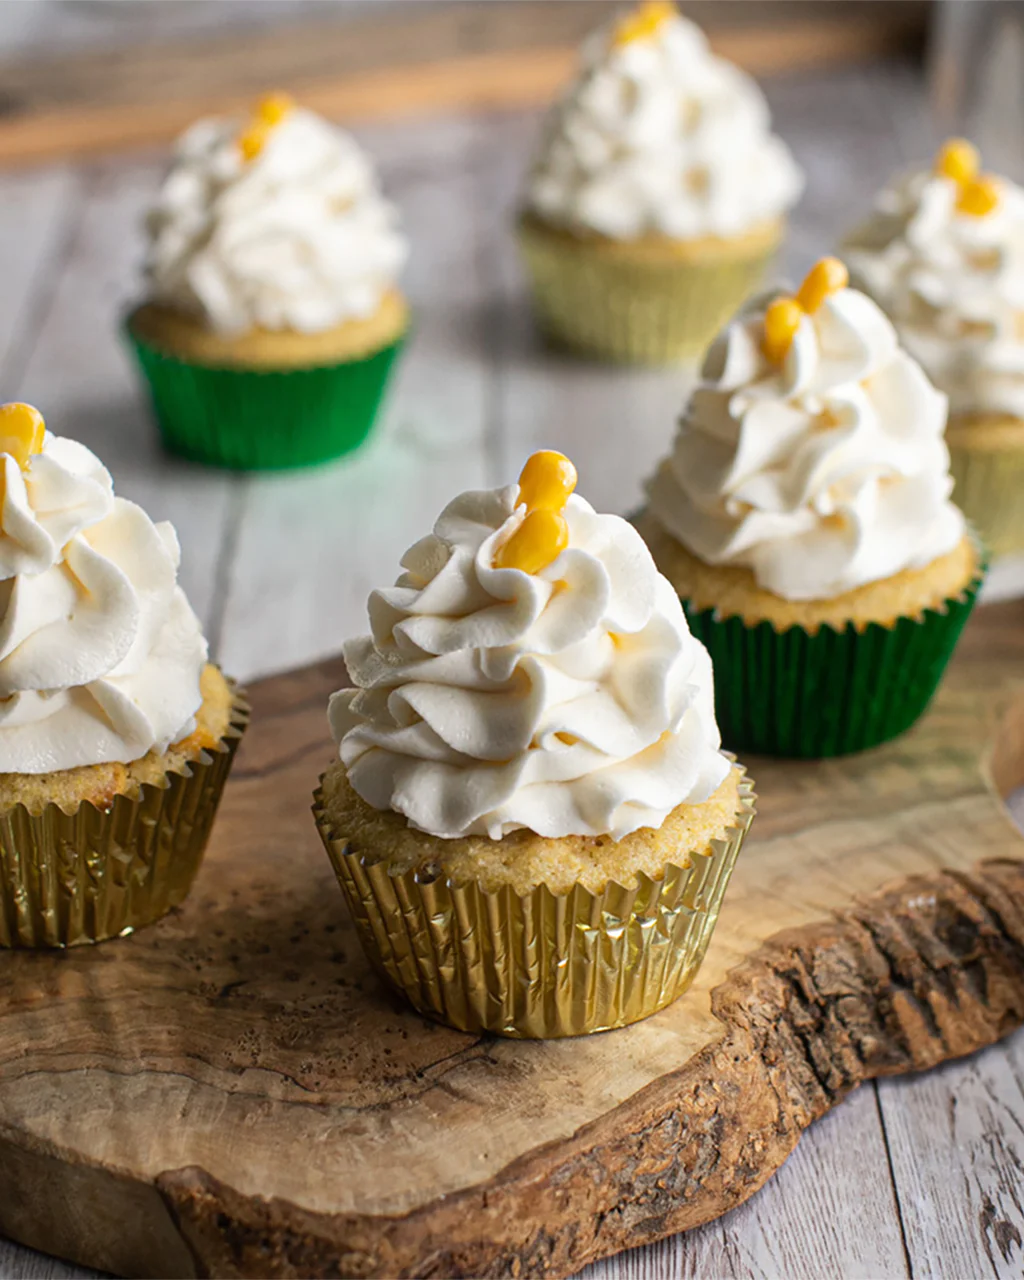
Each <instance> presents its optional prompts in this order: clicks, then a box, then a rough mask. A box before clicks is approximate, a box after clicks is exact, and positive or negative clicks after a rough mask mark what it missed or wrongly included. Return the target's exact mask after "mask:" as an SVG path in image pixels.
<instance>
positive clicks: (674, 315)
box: [519, 214, 782, 365]
mask: <svg viewBox="0 0 1024 1280" xmlns="http://www.w3.org/2000/svg"><path fill="white" fill-rule="evenodd" d="M781 233H782V229H781V227H780V226H779V225H778V224H775V223H773V224H770V225H767V226H764V227H761V228H759V229H757V230H755V231H753V232H750V233H748V234H747V235H745V236H742V237H737V238H736V239H735V240H717V239H713V238H710V237H708V238H706V239H703V240H694V241H674V240H668V239H665V238H663V237H648V238H644V239H642V240H638V241H615V240H609V239H607V238H605V237H602V236H597V235H589V236H584V235H575V234H573V233H572V232H569V231H564V230H561V229H558V228H555V227H551V226H548V225H547V224H546V223H544V222H543V221H542V220H541V219H539V218H537V217H535V216H533V215H530V214H526V215H524V216H523V217H522V218H521V219H520V222H519V245H520V249H521V251H522V254H523V259H524V261H525V263H526V267H527V271H528V273H529V276H530V280H531V283H532V285H533V295H534V301H535V304H536V308H537V314H538V317H539V320H540V323H541V325H542V326H543V328H544V329H545V330H546V332H547V333H548V334H549V335H550V336H551V337H552V338H554V339H556V340H557V341H559V342H563V343H565V344H566V345H567V346H570V347H573V348H575V349H577V350H579V351H582V352H584V353H587V354H590V355H594V356H598V357H600V358H602V359H605V360H612V361H621V362H623V363H628V364H648V365H667V364H675V363H678V362H680V361H685V360H693V359H696V358H697V357H699V356H700V355H701V354H702V353H703V351H704V350H705V348H706V347H707V345H708V344H709V343H710V342H711V340H712V339H713V338H714V336H715V334H716V333H717V332H718V331H719V329H720V328H721V327H722V325H723V324H724V323H725V321H726V320H728V319H729V317H730V316H731V315H732V314H733V313H734V312H735V311H736V310H737V309H738V308H739V307H740V306H741V305H742V304H743V302H744V301H745V300H746V299H747V298H748V297H749V296H750V294H752V293H753V292H754V291H755V290H756V289H757V287H758V286H759V285H760V284H761V282H762V280H763V278H764V275H765V271H766V270H767V267H768V265H769V263H770V262H771V260H772V258H773V257H774V254H775V251H776V249H777V247H778V244H779V241H780V239H781Z"/></svg>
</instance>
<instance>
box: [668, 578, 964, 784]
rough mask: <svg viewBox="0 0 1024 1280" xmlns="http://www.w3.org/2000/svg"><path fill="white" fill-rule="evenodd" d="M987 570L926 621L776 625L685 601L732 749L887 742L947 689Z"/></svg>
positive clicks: (842, 749) (803, 750)
mask: <svg viewBox="0 0 1024 1280" xmlns="http://www.w3.org/2000/svg"><path fill="white" fill-rule="evenodd" d="M983 577H984V567H982V569H981V570H980V571H979V573H978V575H977V576H976V577H975V578H974V579H973V580H972V581H971V583H970V584H969V585H968V587H966V588H965V589H964V591H963V592H962V593H961V594H960V595H958V596H953V597H950V598H949V599H947V600H946V601H945V602H944V604H943V605H942V606H941V607H940V608H937V609H928V610H926V611H925V612H924V614H923V615H922V617H921V618H920V619H919V620H914V619H911V618H899V619H897V621H896V623H895V624H894V625H893V626H891V627H886V626H882V625H881V624H879V623H870V624H869V625H868V626H866V627H865V628H864V629H863V630H860V631H858V630H856V629H855V628H854V626H853V624H852V623H851V624H850V625H848V626H847V627H846V628H845V629H844V630H841V631H840V630H837V629H836V628H834V627H830V626H822V627H821V628H819V630H818V631H816V632H814V633H813V634H812V633H811V632H808V631H805V630H804V629H803V628H802V627H798V626H793V627H789V628H787V629H786V630H785V631H776V629H775V628H774V627H773V626H772V624H771V623H770V622H760V623H758V624H757V625H755V626H750V625H748V624H747V623H745V622H744V621H743V620H742V618H738V617H730V618H718V617H716V615H715V611H714V610H713V609H704V610H701V611H697V610H695V609H693V608H692V607H691V606H690V604H689V603H688V602H687V601H685V600H684V601H683V607H684V609H685V610H686V616H687V620H688V621H689V624H690V630H691V631H692V632H693V634H694V635H695V636H696V637H697V638H698V639H699V640H701V641H702V642H703V643H704V645H705V647H706V648H707V650H708V652H709V654H710V655H711V662H712V665H713V666H714V670H715V713H716V717H717V719H718V726H719V728H720V730H721V732H722V742H723V743H724V745H725V746H726V747H728V748H729V750H730V751H743V752H749V753H756V754H758V755H768V756H790V757H801V758H805V759H822V758H825V757H828V756H841V755H848V754H850V753H852V752H855V751H864V750H867V748H869V747H876V746H879V745H880V744H881V743H883V742H887V741H888V740H889V739H890V738H895V737H896V736H897V735H898V734H901V733H903V732H904V731H905V730H906V729H909V728H910V726H911V725H912V724H913V723H914V722H915V721H916V720H917V719H919V717H920V716H921V715H922V714H923V712H924V711H925V709H926V707H927V706H928V703H929V702H930V701H931V699H932V695H933V694H934V693H935V690H936V689H937V688H938V684H939V681H940V680H941V678H942V673H943V671H945V669H946V665H947V663H948V662H949V659H950V657H951V656H952V653H953V649H954V648H955V646H956V642H957V640H958V639H959V637H960V632H961V631H962V630H963V626H964V623H965V622H966V621H967V618H968V616H969V615H970V612H971V610H972V609H973V607H974V602H975V600H976V598H977V595H978V590H979V588H980V587H981V583H982V579H983Z"/></svg>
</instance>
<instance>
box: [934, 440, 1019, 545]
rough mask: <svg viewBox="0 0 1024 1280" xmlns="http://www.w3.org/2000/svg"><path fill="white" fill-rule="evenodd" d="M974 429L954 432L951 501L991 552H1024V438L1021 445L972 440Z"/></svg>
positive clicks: (950, 460) (950, 452) (950, 449)
mask: <svg viewBox="0 0 1024 1280" xmlns="http://www.w3.org/2000/svg"><path fill="white" fill-rule="evenodd" d="M970 434H971V428H970V427H967V428H965V429H960V430H957V431H955V432H954V431H951V432H950V433H949V435H948V437H947V443H948V445H949V469H950V473H951V474H952V476H953V480H954V487H953V501H954V502H955V503H956V505H957V506H958V507H959V508H960V510H961V511H962V512H963V513H964V515H965V516H966V517H967V519H968V520H969V521H970V522H971V523H972V524H973V525H974V526H975V528H976V529H977V530H978V532H979V533H980V534H981V538H982V541H983V542H984V544H985V548H986V550H987V551H988V552H989V554H990V555H991V556H1002V555H1009V554H1012V553H1013V552H1015V551H1024V439H1022V442H1021V443H1020V444H1019V445H1016V446H1014V445H1012V444H1011V445H1009V446H1008V447H1004V448H991V447H981V446H978V445H972V444H971V443H970V442H969V441H970Z"/></svg>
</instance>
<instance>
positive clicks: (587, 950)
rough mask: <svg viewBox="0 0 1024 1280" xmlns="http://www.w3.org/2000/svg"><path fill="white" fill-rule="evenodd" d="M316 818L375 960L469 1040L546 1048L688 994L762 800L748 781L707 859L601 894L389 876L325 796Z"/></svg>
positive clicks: (423, 1007) (422, 1006)
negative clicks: (357, 844)
mask: <svg viewBox="0 0 1024 1280" xmlns="http://www.w3.org/2000/svg"><path fill="white" fill-rule="evenodd" d="M313 812H314V814H315V817H316V821H317V827H318V829H319V831H320V835H321V838H322V839H323V842H324V847H325V848H326V850H327V853H328V856H329V857H330V859H331V863H332V865H333V866H334V870H335V873H336V874H337V877H338V883H339V884H340V885H341V888H342V890H343V892H344V894H345V898H346V899H347V901H348V905H349V909H350V910H351V913H352V917H353V920H354V921H355V925H356V929H357V931H358V934H359V938H360V941H361V942H362V945H363V947H364V949H365V951H366V953H367V955H368V956H369V958H370V960H371V961H372V962H373V964H374V965H375V967H376V968H377V969H378V970H379V971H380V972H381V973H382V974H383V975H384V977H385V978H386V979H387V980H388V981H389V982H390V983H391V984H392V985H393V986H395V987H396V988H398V990H399V991H401V992H403V993H404V994H405V995H406V996H407V997H408V999H409V1000H410V1001H411V1002H412V1004H413V1005H414V1006H415V1007H416V1008H417V1009H418V1010H419V1011H420V1012H421V1013H423V1014H426V1015H427V1016H428V1017H430V1018H434V1019H436V1020H438V1021H439V1022H444V1023H447V1024H448V1025H450V1026H453V1027H456V1028H458V1029H459V1030H460V1031H469V1032H473V1033H479V1032H483V1031H489V1032H494V1033H496V1034H497V1035H503V1036H512V1037H516V1038H529V1039H551V1038H555V1037H560V1036H578V1035H589V1034H591V1033H592V1032H595V1031H606V1030H609V1029H610V1028H612V1027H622V1026H625V1025H626V1024H628V1023H631V1022H637V1021H639V1020H640V1019H641V1018H646V1017H648V1016H649V1015H650V1014H652V1013H655V1012H657V1010H658V1009H661V1008H663V1007H664V1006H665V1005H667V1004H670V1003H671V1002H672V1001H673V1000H675V999H676V998H677V997H678V996H680V995H682V993H683V992H684V991H685V990H686V988H687V987H688V986H689V985H690V983H691V982H692V981H693V978H694V975H695V974H696V972H697V970H698V968H699V967H700V964H701V961H702V960H703V959H704V953H705V952H706V951H707V947H708V942H709V941H710V938H711V934H712V931H713V930H714V927H715V922H716V921H717V919H718V913H719V910H720V908H721V905H722V899H723V897H724V896H725V890H726V886H727V884H728V882H729V877H730V875H731V874H732V869H733V866H734V865H735V862H736V857H737V854H738V853H739V850H740V846H741V844H742V843H743V838H744V836H745V835H746V833H747V830H748V829H749V827H750V823H751V821H752V820H753V816H754V793H753V788H752V785H751V783H750V781H749V780H748V779H747V778H746V777H744V778H743V779H742V780H741V783H740V808H739V810H738V812H737V814H736V822H735V825H734V826H733V827H731V828H730V829H729V831H728V833H727V836H726V838H725V839H723V840H716V841H713V842H712V851H711V853H710V854H708V855H704V854H695V855H693V856H692V858H691V859H690V865H688V866H676V865H673V864H669V865H667V866H666V868H665V874H664V877H663V878H662V879H660V880H652V879H650V878H649V877H648V876H645V875H641V876H639V877H638V881H637V884H636V886H635V887H634V888H632V889H626V888H623V887H622V886H621V885H618V884H615V883H611V884H609V885H608V887H607V888H606V889H605V890H604V892H603V893H597V894H595V893H591V892H589V891H588V890H586V889H584V888H583V887H582V886H581V885H578V884H577V885H575V886H574V887H573V888H572V889H571V890H570V892H568V893H566V894H555V893H552V892H551V890H550V889H548V888H547V887H546V886H545V885H540V886H538V887H537V888H535V889H534V890H533V891H532V892H530V893H527V894H522V895H520V894H516V893H514V892H513V891H512V890H511V889H510V888H509V887H508V886H506V887H504V888H503V889H501V890H498V891H496V892H488V891H486V890H484V889H482V888H481V887H480V885H479V884H477V883H476V882H474V881H468V882H456V881H453V880H450V879H448V878H446V877H444V876H438V877H436V878H434V879H428V878H424V877H422V876H420V875H417V874H416V873H414V872H407V873H405V874H400V875H393V874H391V873H390V872H389V871H388V870H387V867H386V865H385V864H384V863H382V862H380V861H374V860H373V858H372V856H371V855H368V854H364V853H359V852H356V851H355V850H354V849H353V848H352V847H351V845H350V844H349V842H348V840H347V838H346V837H345V834H344V833H343V832H339V831H336V830H333V829H332V827H331V825H330V822H329V820H328V818H327V815H326V813H325V811H324V809H323V804H322V794H321V792H320V791H317V793H316V796H315V805H314V810H313Z"/></svg>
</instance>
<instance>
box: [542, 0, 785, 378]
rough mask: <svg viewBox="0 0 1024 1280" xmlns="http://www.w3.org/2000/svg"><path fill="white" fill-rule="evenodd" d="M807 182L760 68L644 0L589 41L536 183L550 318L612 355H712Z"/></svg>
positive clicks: (565, 332)
mask: <svg viewBox="0 0 1024 1280" xmlns="http://www.w3.org/2000/svg"><path fill="white" fill-rule="evenodd" d="M802 185H803V178H802V176H801V174H800V172H799V170H798V168H797V166H796V164H795V163H794V161H793V158H792V156H791V155H790V153H789V150H788V148H787V147H786V146H785V144H784V143H783V142H782V141H781V139H779V138H778V137H776V136H775V135H773V134H772V133H771V131H770V123H769V118H768V108H767V105H766V103H765V101H764V98H763V95H762V94H761V91H760V89H759V88H758V87H757V85H756V84H755V83H754V81H753V80H751V79H750V78H749V77H747V76H746V75H745V74H744V73H743V72H741V71H740V70H739V69H738V68H737V67H734V66H732V65H730V64H729V63H727V62H724V61H723V60H722V59H720V58H717V57H716V56H715V55H714V54H713V53H712V52H711V51H710V50H709V48H708V45H707V40H706V39H705V37H704V35H703V33H702V32H701V31H700V29H699V28H698V27H696V26H694V24H693V23H692V22H689V21H687V20H686V19H684V18H683V17H681V15H680V14H679V13H678V12H677V11H676V8H675V6H674V5H673V4H670V3H667V2H666V0H648V2H647V3H644V4H640V5H639V6H638V7H637V8H636V9H634V10H632V11H631V12H627V13H626V14H624V15H621V16H620V17H619V18H618V19H617V20H615V21H613V22H612V23H611V24H609V25H608V26H607V27H605V28H603V29H602V30H599V31H597V32H595V33H594V34H593V36H592V37H591V38H590V39H589V40H588V42H587V43H586V44H585V46H584V49H583V57H582V67H581V69H580V73H579V76H578V78H577V80H576V82H575V83H574V84H573V85H572V86H571V87H570V88H569V90H568V92H567V93H566V94H565V95H564V96H563V98H562V100H561V101H560V102H559V103H558V104H557V105H556V107H555V109H554V110H553V112H552V113H551V115H550V117H549V119H548V122H547V126H546V130H545V136H544V138H543V140H542V143H541V147H540V150H539V154H538V158H537V161H536V163H535V165H534V167H533V170H532V172H531V174H530V176H529V179H528V182H527V189H526V193H525V200H524V211H523V213H522V216H521V217H520V220H519V228H518V231H519V244H520V248H521V250H522V255H523V259H524V262H525V265H526V269H527V274H528V276H529V279H530V283H531V285H532V291H533V295H534V300H535V304H536V310H537V313H538V318H539V320H540V323H541V325H542V327H543V328H544V329H545V330H546V331H547V332H548V334H549V335H550V336H552V337H553V338H555V339H556V340H558V341H560V342H564V343H566V344H568V345H569V346H572V347H575V348H577V349H579V350H581V351H583V352H586V353H588V354H590V355H593V356H597V357H600V358H603V359H606V360H612V361H622V362H628V363H635V364H649V365H665V364H672V363H675V362H678V361H682V360H687V359H691V358H693V357H695V356H697V355H699V354H700V353H701V352H702V351H703V350H704V348H705V347H706V346H707V344H708V342H710V340H711V339H712V337H714V335H715V333H716V332H717V330H718V328H719V326H720V325H721V324H722V323H723V322H724V321H725V320H726V319H727V318H728V317H729V316H730V315H731V314H732V313H733V312H734V311H735V310H736V309H737V308H738V307H739V306H740V305H741V304H742V303H743V302H744V300H745V299H746V298H747V296H748V295H749V294H751V293H752V292H754V291H755V290H756V289H757V287H758V285H759V284H760V283H761V280H762V278H763V275H764V272H765V269H766V267H767V265H768V263H769V262H770V260H771V258H772V257H773V255H774V253H775V251H776V249H777V248H778V245H779V243H780V241H781V239H782V236H783V231H784V220H785V215H786V213H787V211H788V210H789V209H790V208H791V207H792V205H793V204H794V203H795V202H796V199H797V197H798V196H799V194H800V190H801V187H802Z"/></svg>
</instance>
